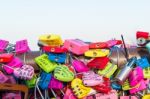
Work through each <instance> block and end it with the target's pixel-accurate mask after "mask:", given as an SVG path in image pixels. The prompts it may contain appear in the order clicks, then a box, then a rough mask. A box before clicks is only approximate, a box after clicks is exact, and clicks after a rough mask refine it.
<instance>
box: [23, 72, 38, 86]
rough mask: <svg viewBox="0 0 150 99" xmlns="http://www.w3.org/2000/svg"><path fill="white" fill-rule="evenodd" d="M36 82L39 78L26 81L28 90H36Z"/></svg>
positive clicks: (34, 77)
mask: <svg viewBox="0 0 150 99" xmlns="http://www.w3.org/2000/svg"><path fill="white" fill-rule="evenodd" d="M36 80H37V77H36V75H34V76H33V78H32V79H30V80H26V81H25V83H26V85H27V86H28V88H34V87H35V85H36Z"/></svg>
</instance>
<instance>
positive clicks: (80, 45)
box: [64, 39, 89, 55]
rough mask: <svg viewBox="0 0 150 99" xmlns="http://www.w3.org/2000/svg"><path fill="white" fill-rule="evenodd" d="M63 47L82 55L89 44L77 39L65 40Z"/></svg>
mask: <svg viewBox="0 0 150 99" xmlns="http://www.w3.org/2000/svg"><path fill="white" fill-rule="evenodd" d="M64 48H67V49H68V50H69V51H71V52H72V53H74V54H76V55H82V54H84V52H86V51H88V50H89V45H88V44H86V43H84V42H83V41H81V40H78V39H69V40H65V43H64Z"/></svg>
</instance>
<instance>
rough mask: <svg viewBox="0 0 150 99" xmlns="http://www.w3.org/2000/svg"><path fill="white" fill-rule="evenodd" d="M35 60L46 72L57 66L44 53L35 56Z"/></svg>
mask: <svg viewBox="0 0 150 99" xmlns="http://www.w3.org/2000/svg"><path fill="white" fill-rule="evenodd" d="M35 62H36V63H37V64H38V65H39V66H40V68H42V69H43V70H44V71H45V72H47V73H49V72H52V71H53V70H54V69H55V68H56V67H57V66H58V65H57V64H56V63H55V62H51V61H50V60H49V59H48V55H46V54H43V55H41V56H38V57H36V58H35Z"/></svg>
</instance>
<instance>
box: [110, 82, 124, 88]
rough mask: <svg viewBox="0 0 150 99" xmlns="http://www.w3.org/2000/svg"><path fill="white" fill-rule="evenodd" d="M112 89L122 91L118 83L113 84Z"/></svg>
mask: <svg viewBox="0 0 150 99" xmlns="http://www.w3.org/2000/svg"><path fill="white" fill-rule="evenodd" d="M111 87H112V88H113V89H114V90H121V89H122V86H121V85H119V84H117V83H116V82H113V83H111Z"/></svg>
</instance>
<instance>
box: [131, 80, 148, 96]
mask: <svg viewBox="0 0 150 99" xmlns="http://www.w3.org/2000/svg"><path fill="white" fill-rule="evenodd" d="M137 85H138V87H136V88H132V89H130V94H134V93H137V92H139V91H142V90H144V89H146V88H147V86H146V83H145V81H144V80H141V81H140V82H139V83H138V84H137Z"/></svg>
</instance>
